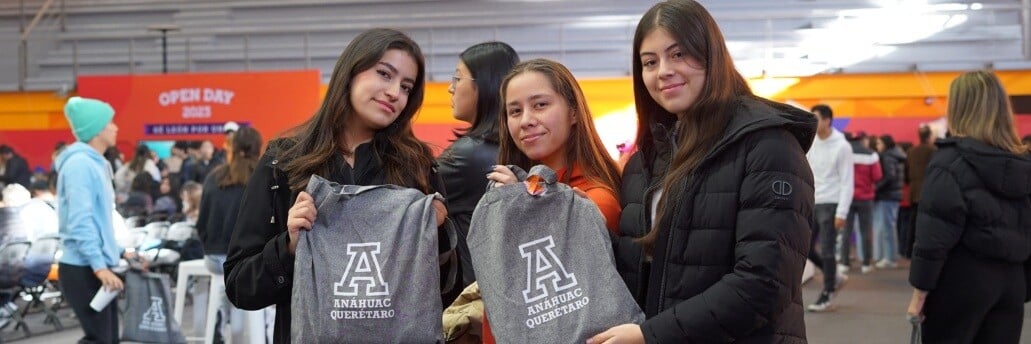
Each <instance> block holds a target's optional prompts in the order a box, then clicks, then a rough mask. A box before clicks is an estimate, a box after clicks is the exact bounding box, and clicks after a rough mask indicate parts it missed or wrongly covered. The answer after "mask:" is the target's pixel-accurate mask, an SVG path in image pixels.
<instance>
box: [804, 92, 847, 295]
mask: <svg viewBox="0 0 1031 344" xmlns="http://www.w3.org/2000/svg"><path fill="white" fill-rule="evenodd" d="M810 111H812V112H813V114H815V115H816V117H817V118H819V120H820V121H819V124H818V126H817V129H816V139H815V140H813V146H812V148H810V149H809V152H808V153H806V158H808V159H809V165H810V166H811V167H812V169H813V182H814V184H815V185H814V186H815V187H816V195H815V196H816V209H814V211H813V214H814V217H815V219H814V224H815V226H813V228H814V230H813V235H812V238H813V239H812V244H811V245H810V249H809V250H810V251H809V259H810V260H812V261H813V263H816V264H817V265H819V266H820V267H821V268H822V270H823V291H822V292H821V293H820V297H819V299H817V300H816V302H815V303H813V304H812V305H809V311H812V312H823V311H829V310H833V305H832V304H831V299H833V298H834V295H835V292H837V290H838V289H840V288H841V286H842V285H843V284H844V282H845V281H846V280H847V279H848V276H845V275H844V274H840V275H839V274H838V273H837V267H836V265H837V260H836V259H835V258H834V245H835V243H836V238H837V236H838V235H837V232H838V231H839V230H841V228H843V227H844V226H845V218H846V217H847V216H848V210H849V207H850V206H851V205H852V192H853V185H852V184H853V178H854V176H853V175H854V173H855V172H854V168H853V166H852V146H851V145H849V143H848V141H846V140H845V135H844V134H842V133H841V132H840V131H838V130H837V129H834V128H833V127H832V126H831V122H832V121H833V119H834V113H833V111H831V108H830V106H827V105H824V104H819V105H816V106H813V108H812V110H810ZM817 238H819V243H820V255H817V254H816V253H815V251H816V243H817Z"/></svg>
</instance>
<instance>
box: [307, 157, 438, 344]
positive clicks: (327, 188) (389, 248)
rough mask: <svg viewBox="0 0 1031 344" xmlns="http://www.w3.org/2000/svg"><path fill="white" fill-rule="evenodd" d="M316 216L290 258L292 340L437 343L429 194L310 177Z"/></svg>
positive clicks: (435, 267)
mask: <svg viewBox="0 0 1031 344" xmlns="http://www.w3.org/2000/svg"><path fill="white" fill-rule="evenodd" d="M307 191H308V193H310V194H311V196H312V198H313V199H314V200H315V209H317V210H318V216H316V218H315V223H314V224H313V225H312V229H311V231H301V233H300V237H299V240H298V243H297V251H296V253H295V258H294V285H293V294H292V296H291V297H292V304H293V316H292V319H290V332H291V333H290V337H291V341H292V342H293V343H438V342H442V341H443V329H442V324H441V320H440V315H441V314H442V312H443V307H442V306H441V303H440V302H441V301H440V296H439V295H440V269H439V267H438V265H437V263H438V256H437V249H438V248H437V235H438V233H437V226H436V221H435V219H436V213H435V212H434V209H433V205H432V202H433V199H434V197H435V196H434V195H425V194H423V193H422V192H420V191H418V190H415V189H410V188H402V187H400V186H394V185H379V186H356V185H340V184H336V183H332V182H329V181H327V180H325V179H323V178H321V177H318V176H312V177H311V180H310V181H309V182H308V189H307Z"/></svg>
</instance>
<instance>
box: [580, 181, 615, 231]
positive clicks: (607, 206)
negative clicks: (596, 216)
mask: <svg viewBox="0 0 1031 344" xmlns="http://www.w3.org/2000/svg"><path fill="white" fill-rule="evenodd" d="M585 192H586V193H587V198H588V199H590V200H591V202H594V205H596V206H598V210H601V215H602V216H604V217H605V228H608V229H609V231H610V232H612V234H615V235H619V215H620V213H622V212H623V208H622V207H621V206H620V205H619V199H618V198H616V195H615V194H613V193H612V191H611V190H609V189H607V188H603V187H596V188H591V189H588V190H585Z"/></svg>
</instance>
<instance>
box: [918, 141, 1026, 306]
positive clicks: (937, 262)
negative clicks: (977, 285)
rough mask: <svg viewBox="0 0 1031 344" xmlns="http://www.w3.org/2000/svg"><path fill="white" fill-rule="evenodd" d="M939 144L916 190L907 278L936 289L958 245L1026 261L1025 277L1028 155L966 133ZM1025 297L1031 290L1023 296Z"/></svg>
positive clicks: (921, 286) (983, 253) (998, 257)
mask: <svg viewBox="0 0 1031 344" xmlns="http://www.w3.org/2000/svg"><path fill="white" fill-rule="evenodd" d="M937 145H938V151H937V152H936V153H935V154H934V156H932V158H931V163H930V164H929V165H928V166H927V175H926V176H925V177H924V188H923V192H922V194H921V195H920V199H921V201H920V205H919V207H920V208H919V210H918V213H917V218H916V245H915V246H914V249H913V264H912V266H911V267H910V270H909V283H910V284H912V285H913V287H916V288H917V289H920V290H934V289H935V288H936V287H937V285H938V280H939V277H940V275H941V271H942V267H944V266H945V264H946V263H947V262H948V258H949V255H950V254H951V252H952V250H953V249H954V248H956V247H957V246H962V247H964V248H965V249H967V250H968V251H969V252H972V253H973V254H974V255H976V256H979V257H984V258H988V259H992V260H997V261H1001V262H1008V263H1014V264H1024V267H1025V274H1024V278H1025V279H1027V278H1028V277H1031V274H1029V273H1031V265H1029V263H1031V262H1029V260H1028V257H1029V256H1031V155H1029V154H1026V153H1025V154H1022V155H1019V156H1018V155H1016V154H1012V153H1009V152H1006V151H1003V150H1001V149H999V148H995V147H991V146H988V145H986V144H984V143H982V142H980V141H977V140H974V139H969V138H949V139H944V140H939V141H938V142H937ZM1015 277H1016V278H1019V276H1015ZM1027 286H1028V287H1029V288H1031V280H1028V281H1027ZM1028 296H1031V291H1029V292H1028V294H1027V296H1025V300H1026V299H1027V298H1028Z"/></svg>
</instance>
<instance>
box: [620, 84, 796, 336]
mask: <svg viewBox="0 0 1031 344" xmlns="http://www.w3.org/2000/svg"><path fill="white" fill-rule="evenodd" d="M815 132H816V118H815V117H814V116H813V115H812V114H809V113H807V112H805V111H802V110H798V109H796V108H794V107H791V106H788V105H784V104H779V103H773V102H769V101H765V100H759V99H756V98H742V99H741V100H739V104H738V107H737V113H736V114H735V116H734V118H733V119H732V120H731V123H730V124H729V125H728V127H727V129H726V131H725V134H724V137H723V138H722V139H720V141H719V142H718V143H717V144H716V146H715V147H714V148H713V149H712V150H711V151H710V152H709V154H708V155H707V157H706V158H705V159H704V160H703V162H702V163H701V165H700V166H699V167H698V170H697V173H696V174H695V176H697V177H694V178H688V180H687V181H686V183H683V184H681V185H679V186H678V187H679V188H681V190H680V191H679V192H677V194H679V195H687V196H686V197H682V198H679V199H676V200H673V201H672V202H670V203H669V204H668V205H667V206H668V207H670V208H667V209H669V211H668V212H667V213H669V214H671V215H670V216H667V217H665V218H664V219H658V221H660V223H659V226H658V227H657V228H659V231H660V232H659V233H658V238H657V240H656V241H655V251H654V254H653V257H654V260H653V262H652V264H651V269H650V271H649V272H648V273H646V274H641V273H640V271H638V272H636V273H638V274H639V275H641V276H648V277H647V278H648V281H647V282H646V283H647V287H646V288H643V289H646V290H647V292H646V294H645V297H644V299H645V313H646V315H647V316H648V318H649V319H648V320H647V321H646V322H645V323H644V324H643V325H642V326H641V328H642V331H643V332H644V336H645V340H646V341H647V342H649V343H685V342H690V343H717V342H735V341H736V342H738V343H805V342H806V339H805V338H806V333H805V323H804V319H803V308H802V290H801V286H800V282H801V279H802V268H803V266H804V263H805V259H806V254H807V253H808V251H809V238H810V235H811V234H810V233H811V227H812V224H811V219H812V212H813V202H814V199H813V197H814V196H813V176H812V171H811V169H810V167H809V164H808V163H807V160H806V157H805V151H806V150H808V149H809V146H810V145H811V144H812V141H813V137H814V135H815ZM647 165H648V166H654V165H653V164H647ZM641 192H644V190H642V191H641ZM637 199H638V200H644V199H646V198H645V196H644V195H641V196H640V197H638V198H637ZM645 213H647V211H645ZM624 220H625V221H633V220H632V219H624ZM646 220H647V216H643V217H639V220H638V221H637V222H639V226H640V227H639V228H647V221H646ZM642 221H643V222H642ZM624 231H625V229H624ZM637 231H638V232H640V231H641V230H640V229H638V230H637ZM615 245H616V246H617V247H616V250H617V253H618V254H621V255H625V254H629V257H620V258H619V261H620V263H618V264H617V268H620V269H621V270H623V269H626V268H628V267H630V268H633V267H634V265H633V264H627V263H629V262H630V261H631V260H632V259H633V258H634V257H640V256H641V255H640V251H639V249H638V250H637V251H636V252H635V250H634V249H633V247H632V245H631V243H630V242H629V241H628V240H627V238H626V237H622V238H619V240H617V242H616V243H615ZM637 266H638V267H640V266H641V264H638V265H637ZM621 272H622V273H623V274H624V276H625V277H632V275H633V273H635V272H633V271H625V270H624V271H621ZM639 283H644V281H640V282H639ZM639 286H640V284H639Z"/></svg>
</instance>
